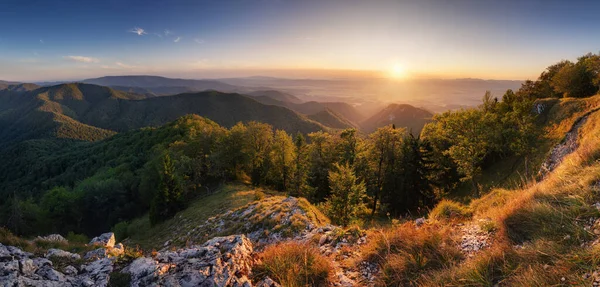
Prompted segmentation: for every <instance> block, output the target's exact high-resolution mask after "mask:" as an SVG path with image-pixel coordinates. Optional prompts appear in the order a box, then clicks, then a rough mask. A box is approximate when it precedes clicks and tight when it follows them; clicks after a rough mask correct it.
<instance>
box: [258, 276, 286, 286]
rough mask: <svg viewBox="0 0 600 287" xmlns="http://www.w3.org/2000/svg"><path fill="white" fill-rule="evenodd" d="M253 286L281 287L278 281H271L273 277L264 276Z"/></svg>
mask: <svg viewBox="0 0 600 287" xmlns="http://www.w3.org/2000/svg"><path fill="white" fill-rule="evenodd" d="M254 286H255V287H281V285H279V283H277V282H275V281H273V279H271V278H269V277H266V278H265V279H263V280H261V281H259V282H258V283H256V285H254Z"/></svg>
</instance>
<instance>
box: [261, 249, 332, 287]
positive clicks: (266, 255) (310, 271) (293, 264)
mask: <svg viewBox="0 0 600 287" xmlns="http://www.w3.org/2000/svg"><path fill="white" fill-rule="evenodd" d="M259 258H260V260H261V262H260V263H258V264H257V265H256V266H255V267H254V269H253V272H254V273H255V277H256V278H259V279H262V278H264V277H267V276H268V277H270V278H272V279H273V280H275V281H277V282H278V283H279V284H281V285H282V286H287V287H300V286H328V284H329V279H330V277H331V276H332V274H333V267H332V266H331V263H330V262H329V260H328V259H327V258H325V257H323V256H322V255H321V254H320V253H319V251H318V250H317V249H316V248H314V247H312V246H309V245H306V244H301V243H297V242H287V243H282V244H277V245H271V246H268V247H267V248H266V249H265V250H264V251H263V252H262V253H261V254H260V255H259Z"/></svg>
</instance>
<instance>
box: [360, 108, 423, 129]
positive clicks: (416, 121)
mask: <svg viewBox="0 0 600 287" xmlns="http://www.w3.org/2000/svg"><path fill="white" fill-rule="evenodd" d="M432 117H433V114H432V113H431V112H429V111H427V110H425V109H421V108H417V107H414V106H411V105H407V104H391V105H389V106H387V107H386V108H385V109H383V110H382V111H380V112H379V113H377V114H375V115H373V116H372V117H370V118H368V119H367V120H365V121H364V122H362V123H361V127H362V128H363V130H364V131H365V132H368V133H370V132H373V131H375V130H377V128H380V127H383V126H386V125H390V124H394V125H396V127H404V128H406V129H407V130H408V131H411V132H412V133H414V134H420V133H421V130H422V129H423V126H425V124H426V123H428V122H429V121H431V118H432Z"/></svg>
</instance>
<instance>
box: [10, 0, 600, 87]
mask: <svg viewBox="0 0 600 287" xmlns="http://www.w3.org/2000/svg"><path fill="white" fill-rule="evenodd" d="M575 2H577V3H573V2H569V3H562V2H560V1H534V0H529V1H502V2H491V1H470V0H464V1H452V2H451V3H449V2H443V1H433V0H432V1H391V0H389V1H388V0H379V1H355V0H349V1H336V0H326V1H301V2H297V1H285V0H248V1H187V0H184V1H172V2H171V1H170V2H159V1H139V0H132V1H102V2H87V1H71V0H68V1H60V2H52V3H50V2H46V1H14V0H8V1H3V3H2V4H0V16H1V17H0V25H2V26H3V27H11V29H5V30H3V31H0V79H2V80H10V81H25V82H27V81H37V82H39V81H63V80H76V79H85V78H94V77H100V76H105V75H128V74H129V75H131V74H135V75H138V74H150V75H161V76H167V77H178V78H190V79H200V78H227V77H247V76H257V75H259V76H277V77H284V78H323V77H349V76H351V77H358V78H364V77H367V78H369V77H387V78H394V79H407V78H433V79H438V78H441V79H453V78H480V79H496V80H525V79H535V78H537V76H538V75H539V73H540V72H541V71H542V70H543V69H544V68H545V67H547V66H548V64H549V63H554V62H557V61H560V60H562V59H569V60H574V59H576V57H577V56H579V55H582V54H584V53H587V52H595V51H596V50H597V49H598V47H600V39H596V38H593V37H589V35H590V33H591V34H593V32H594V31H593V30H594V29H595V27H597V26H598V24H600V20H599V19H598V18H597V17H595V16H594V11H597V9H595V8H600V3H595V2H589V1H575ZM574 4H575V5H574ZM565 11H566V12H565ZM23 19H27V20H26V21H23ZM16 23H19V24H18V25H17V24H16Z"/></svg>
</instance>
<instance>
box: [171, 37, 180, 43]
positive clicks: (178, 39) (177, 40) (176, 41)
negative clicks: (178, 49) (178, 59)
mask: <svg viewBox="0 0 600 287" xmlns="http://www.w3.org/2000/svg"><path fill="white" fill-rule="evenodd" d="M179 41H181V37H177V38H176V39H175V40H173V42H175V43H179Z"/></svg>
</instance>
